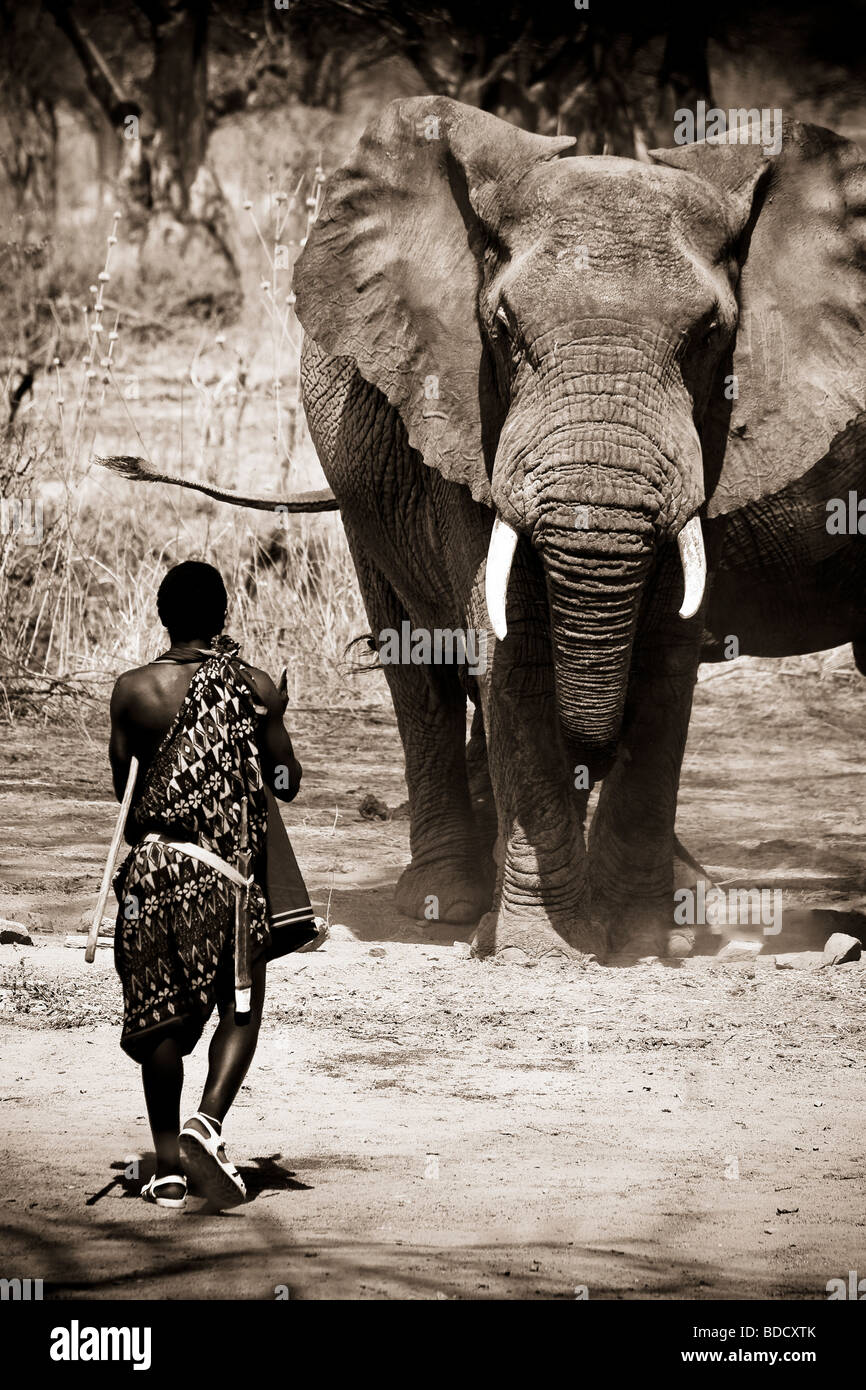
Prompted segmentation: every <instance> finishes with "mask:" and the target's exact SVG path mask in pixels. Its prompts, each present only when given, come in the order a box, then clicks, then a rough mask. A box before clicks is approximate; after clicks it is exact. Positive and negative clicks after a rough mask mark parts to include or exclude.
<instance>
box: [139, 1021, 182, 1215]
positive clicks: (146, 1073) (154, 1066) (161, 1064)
mask: <svg viewBox="0 0 866 1390" xmlns="http://www.w3.org/2000/svg"><path fill="white" fill-rule="evenodd" d="M141 1079H142V1082H143V1083H144V1100H145V1104H146V1105H147V1118H148V1119H149V1121H150V1128H151V1133H152V1134H153V1147H154V1150H155V1151H156V1176H157V1177H158V1178H167V1177H168V1176H169V1175H170V1174H172V1173H180V1171H181V1167H180V1151H179V1149H178V1143H177V1136H178V1131H179V1129H180V1093H181V1090H182V1088H183V1057H182V1055H181V1051H180V1048H179V1046H178V1042H177V1038H174V1037H171V1036H169V1037H167V1038H163V1039H162V1041H161V1042H160V1043H158V1044H157V1046H156V1047H155V1048H154V1049H153V1051H152V1052H151V1054H150V1056H149V1057H147V1058H146V1059H145V1060H144V1061H143V1062H142V1064H141ZM162 1195H163V1196H165V1197H181V1196H183V1192H182V1190H178V1191H177V1192H175V1191H174V1188H168V1187H166V1188H164V1189H163V1193H162Z"/></svg>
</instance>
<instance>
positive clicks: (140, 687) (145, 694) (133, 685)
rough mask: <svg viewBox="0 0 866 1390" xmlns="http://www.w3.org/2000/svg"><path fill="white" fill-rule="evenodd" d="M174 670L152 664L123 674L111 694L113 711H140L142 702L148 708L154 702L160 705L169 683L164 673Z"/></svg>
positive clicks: (115, 683)
mask: <svg viewBox="0 0 866 1390" xmlns="http://www.w3.org/2000/svg"><path fill="white" fill-rule="evenodd" d="M173 670H174V668H172V667H165V666H155V665H154V664H153V662H151V663H150V664H149V665H147V666H135V667H133V668H132V670H130V671H123V672H121V674H120V675H119V676H118V677H117V680H116V681H115V682H114V689H113V690H112V692H111V707H112V709H114V710H117V711H120V710H131V709H133V708H134V709H138V708H139V707H140V706H141V704H142V701H143V702H144V703H145V705H147V706H148V707H149V706H150V705H152V704H153V703H154V702H156V703H160V701H161V700H162V699H163V697H164V695H165V688H164V687H165V685H166V684H167V683H168V682H167V679H166V676H165V674H164V673H165V672H166V671H169V672H171V671H173Z"/></svg>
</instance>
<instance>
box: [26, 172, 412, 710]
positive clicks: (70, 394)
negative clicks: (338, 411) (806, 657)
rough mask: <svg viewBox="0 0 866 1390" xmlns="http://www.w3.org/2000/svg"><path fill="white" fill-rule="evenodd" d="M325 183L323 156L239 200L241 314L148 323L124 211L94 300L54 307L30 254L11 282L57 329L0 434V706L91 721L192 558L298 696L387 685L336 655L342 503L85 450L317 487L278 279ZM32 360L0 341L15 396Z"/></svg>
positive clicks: (345, 599)
mask: <svg viewBox="0 0 866 1390" xmlns="http://www.w3.org/2000/svg"><path fill="white" fill-rule="evenodd" d="M322 177H323V176H322V172H321V169H320V168H317V169H316V172H315V173H314V174H311V176H310V177H309V179H307V180H306V181H304V182H297V183H296V184H295V185H294V186H293V187H291V188H288V189H283V188H282V187H281V186H280V182H279V181H278V180H274V181H272V184H271V186H270V187H269V189H268V193H267V195H266V196H265V198H261V197H259V198H258V199H257V200H255V201H253V200H246V201H245V204H244V212H245V213H246V215H248V216H249V217H250V218H251V220H252V221H253V223H254V227H255V233H256V241H257V243H258V246H259V251H260V255H261V266H260V271H259V280H258V292H257V295H248V303H247V307H246V310H245V313H244V315H243V316H242V318H241V319H240V320H239V321H238V322H237V323H234V324H229V325H220V324H219V323H218V322H217V323H215V324H213V325H208V324H202V323H201V322H199V321H195V322H194V321H191V320H183V319H182V318H173V319H172V320H171V321H170V322H165V321H164V320H163V322H160V321H159V320H158V319H157V320H153V319H149V318H148V315H147V313H146V311H143V310H142V307H141V303H140V301H139V303H138V304H137V306H136V307H134V308H133V307H130V306H125V305H124V302H123V299H122V298H121V296H124V295H125V296H126V297H127V298H129V297H130V296H129V286H128V282H127V283H124V282H123V281H121V282H120V283H119V284H118V282H116V281H115V280H114V278H113V260H114V257H115V255H116V254H117V249H116V248H117V246H118V240H120V241H121V242H122V236H123V228H122V223H120V222H119V219H117V218H115V219H112V220H111V225H110V230H109V234H108V237H107V241H106V244H105V246H104V249H103V252H102V254H100V252H99V250H98V249H96V250H94V252H93V258H92V261H91V272H90V273H91V274H92V277H93V278H92V279H91V280H90V287H89V290H88V293H87V299H86V303H84V304H80V303H79V304H77V305H76V304H75V302H74V296H72V297H70V298H68V299H67V300H66V301H62V300H61V299H60V298H59V297H58V295H57V293H56V285H55V290H54V294H53V297H52V295H51V291H50V290H49V292H48V296H47V297H48V299H49V312H47V313H46V311H45V306H44V303H42V300H44V299H45V298H46V290H45V285H44V283H43V284H42V286H41V287H40V285H39V284H38V283H36V282H37V281H38V278H39V277H38V267H37V271H36V272H34V275H33V276H32V277H31V279H30V281H28V282H25V281H24V280H23V279H21V278H19V281H18V286H17V289H16V291H15V293H16V294H17V295H18V298H19V299H24V300H27V299H29V298H31V297H33V298H35V297H38V296H39V295H40V294H41V300H40V304H41V312H42V318H43V319H44V320H45V321H46V322H47V323H48V324H49V331H48V334H47V335H45V334H44V335H43V338H44V341H43V343H42V344H41V348H40V350H41V351H43V352H45V351H48V352H49V353H50V354H51V356H50V365H49V366H48V370H45V371H41V372H39V373H37V374H36V377H35V380H34V381H33V383H32V390H31V391H30V392H28V393H26V394H25V395H24V396H23V397H22V400H21V402H20V404H19V406H18V409H17V412H16V414H15V418H14V420H13V421H12V423H11V424H10V425H9V426H8V427H7V428H6V429H5V432H4V433H3V434H2V437H0V506H2V512H0V717H5V718H6V719H7V720H11V719H14V718H18V717H22V716H30V715H37V716H43V717H56V716H58V715H66V716H71V717H75V718H82V719H91V718H93V716H94V712H95V706H96V704H101V705H102V706H103V707H104V705H105V702H106V700H107V696H108V692H109V690H110V686H111V684H112V682H113V680H114V679H115V678H116V676H117V675H118V674H119V673H120V672H121V671H122V670H125V669H128V668H129V667H131V666H135V665H140V664H143V663H144V662H146V661H148V660H150V659H152V658H153V657H154V656H155V655H156V654H157V653H158V652H159V651H160V650H161V649H162V648H163V647H164V646H165V644H166V637H165V633H164V632H163V630H162V629H161V627H160V625H159V622H158V619H157V616H156V606H155V597H156V590H157V587H158V585H159V581H160V579H161V577H162V575H163V573H164V572H165V569H166V568H167V567H168V566H169V565H171V564H173V563H176V562H177V561H179V560H181V559H188V558H199V559H207V560H209V561H211V563H213V564H215V565H217V566H218V568H219V569H220V570H221V572H222V574H223V576H224V578H225V581H226V586H227V588H228V590H229V594H230V609H229V617H228V622H227V631H229V632H231V633H232V635H234V636H235V637H237V638H238V640H240V642H241V644H242V652H243V654H244V656H245V657H246V658H247V659H248V660H250V661H252V662H253V663H255V664H256V665H260V666H262V667H264V668H265V669H266V670H268V671H270V672H271V673H272V674H273V675H275V676H276V675H277V674H278V673H279V672H280V670H281V669H282V668H283V666H285V667H286V668H287V670H288V688H289V695H290V700H291V701H292V702H293V703H295V704H323V703H326V704H337V705H357V704H363V703H371V702H372V703H378V702H381V701H382V700H384V699H385V698H386V695H385V688H384V682H383V680H382V677H381V675H380V674H378V673H373V674H370V673H360V672H356V670H355V664H354V662H353V660H352V659H351V658H347V657H346V655H345V652H346V648H347V646H348V644H349V643H350V642H351V641H352V639H353V638H355V637H357V636H358V635H359V634H360V633H363V632H365V631H366V630H367V622H366V616H365V614H364V612H363V607H362V604H361V601H360V596H359V593H358V589H357V583H356V580H355V575H354V570H353V568H352V564H351V559H350V556H349V553H348V548H347V546H346V541H345V537H344V534H343V531H342V526H341V523H340V520H339V517H338V516H336V515H334V514H329V515H320V516H311V517H289V516H286V515H285V514H282V515H280V514H274V515H273V516H271V515H270V514H268V513H259V512H250V511H243V510H241V509H238V508H232V507H228V506H226V505H225V504H221V503H217V502H214V501H211V500H209V499H205V498H202V497H201V496H199V495H198V494H194V493H189V492H186V491H183V492H181V491H178V490H174V489H171V488H169V487H167V486H164V485H151V484H140V483H129V482H126V481H125V480H123V479H120V478H116V477H114V476H112V475H110V474H108V473H107V472H105V470H103V469H101V468H99V467H98V466H97V465H96V464H95V463H94V458H95V456H96V455H108V454H120V453H122V454H137V455H143V456H145V457H147V458H149V459H150V460H151V461H153V462H155V463H158V464H160V466H161V467H163V468H166V469H168V470H170V471H174V472H182V473H185V474H186V475H187V476H194V477H198V478H208V479H209V480H218V481H219V482H220V483H222V484H223V485H225V486H228V487H234V488H242V489H246V490H255V491H257V492H268V491H273V492H274V495H275V497H279V496H281V495H285V492H286V491H287V490H295V489H298V488H302V487H305V486H316V485H320V484H321V483H322V481H323V480H322V476H321V471H320V469H319V466H318V461H317V460H316V458H315V454H314V451H313V448H312V445H311V443H310V440H309V436H308V435H307V433H306V427H305V423H304V420H303V413H302V409H301V404H300V387H299V378H298V360H299V348H300V327H299V325H298V323H297V320H296V319H295V316H294V311H293V299H292V296H291V291H290V276H291V268H290V267H291V261H292V260H293V259H294V256H295V254H297V250H298V247H299V245H300V244H302V241H303V238H304V236H305V235H306V234H307V232H308V230H309V227H310V225H311V221H312V218H313V217H314V216H315V212H316V207H317V200H318V196H319V190H320V187H321V182H322ZM242 215H243V214H242ZM285 248H288V251H287V250H286V249H285ZM287 256H288V260H287ZM166 269H167V278H168V276H169V274H170V267H167V268H166ZM46 274H47V278H48V279H49V280H50V277H51V275H52V274H54V275H56V266H54V267H51V266H49V267H48V270H47V272H46ZM79 278H80V276H79ZM115 296H117V297H115ZM24 307H25V306H23V305H22V311H23V309H24ZM28 311H29V312H30V313H31V316H32V315H33V314H34V313H35V310H34V306H33V304H30V305H29V309H28ZM51 324H53V325H54V328H53V329H52V328H51ZM52 333H53V336H51V334H52ZM46 343H47V344H48V346H47V349H46ZM25 357H26V349H21V348H20V347H19V348H17V349H15V350H13V351H10V352H9V353H8V355H7V363H6V371H7V380H6V386H7V396H9V395H11V394H13V393H14V385H15V381H16V378H17V376H18V375H20V373H21V370H22V367H21V364H22V362H23V361H24V360H25ZM28 504H29V510H28ZM40 512H41V519H40V518H39V513H40ZM37 521H38V522H39V524H37Z"/></svg>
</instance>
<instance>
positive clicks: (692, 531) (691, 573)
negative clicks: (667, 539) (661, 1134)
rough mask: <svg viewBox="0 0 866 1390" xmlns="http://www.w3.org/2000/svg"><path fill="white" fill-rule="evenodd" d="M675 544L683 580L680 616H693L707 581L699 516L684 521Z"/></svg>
mask: <svg viewBox="0 0 866 1390" xmlns="http://www.w3.org/2000/svg"><path fill="white" fill-rule="evenodd" d="M677 545H678V546H679V550H680V561H681V563H682V567H683V580H684V582H685V593H684V594H683V604H682V608H681V609H680V617H681V618H693V617H694V616H695V614H696V613H697V611H698V609H699V608H700V606H701V601H702V600H703V597H704V585H705V584H706V582H707V557H706V554H705V553H704V533H703V531H702V530H701V519H700V517H698V516H693V517H692V519H691V521H687V522H686V524H685V526H684V527H683V529H682V531H680V533H679V535H678V536H677Z"/></svg>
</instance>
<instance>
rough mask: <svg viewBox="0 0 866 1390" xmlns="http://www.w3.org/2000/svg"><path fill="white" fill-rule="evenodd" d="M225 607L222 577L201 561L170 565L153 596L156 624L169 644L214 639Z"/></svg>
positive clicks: (223, 618)
mask: <svg viewBox="0 0 866 1390" xmlns="http://www.w3.org/2000/svg"><path fill="white" fill-rule="evenodd" d="M227 606H228V595H227V594H226V586H225V584H224V583H223V580H222V575H221V574H220V572H219V570H217V569H214V567H213V565H206V564H205V563H204V562H203V561H202V560H184V561H183V563H182V564H180V565H173V566H172V568H171V569H170V570H169V571H168V573H167V574H166V576H165V578H164V579H163V581H162V583H161V584H160V586H159V591H158V593H157V595H156V608H157V612H158V613H159V617H160V621H161V622H162V624H163V626H164V627H167V628H168V633H169V636H170V637H171V640H172V641H173V642H183V641H188V640H189V638H191V637H197V638H202V637H203V638H205V639H210V638H211V637H214V636H215V635H216V633H218V632H221V631H222V629H223V624H224V623H225V620H226V608H227Z"/></svg>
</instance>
